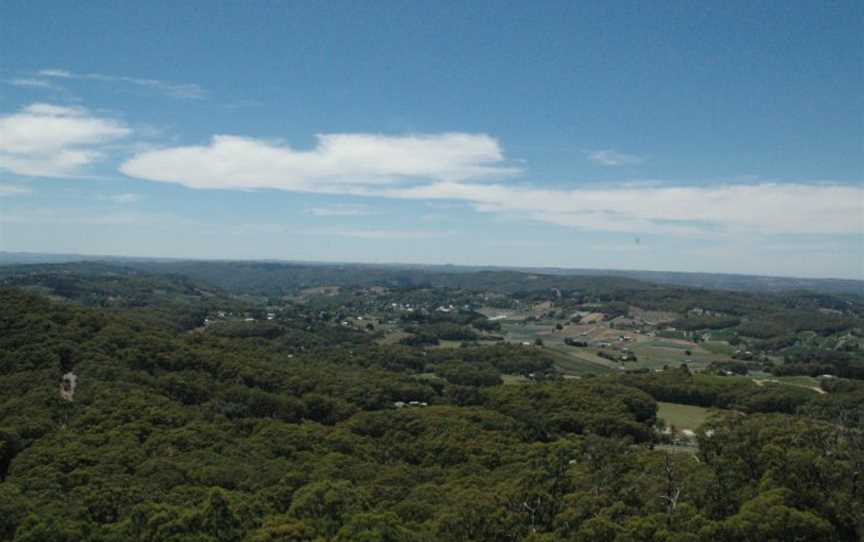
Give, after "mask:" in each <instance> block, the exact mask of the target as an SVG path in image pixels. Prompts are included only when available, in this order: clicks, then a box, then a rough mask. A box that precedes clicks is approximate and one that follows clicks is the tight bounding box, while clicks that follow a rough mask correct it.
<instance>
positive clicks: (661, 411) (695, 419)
mask: <svg viewBox="0 0 864 542" xmlns="http://www.w3.org/2000/svg"><path fill="white" fill-rule="evenodd" d="M709 412H710V411H709V410H708V409H707V408H703V407H698V406H691V405H681V404H678V403H664V402H658V403H657V417H658V418H660V419H662V420H663V421H664V422H666V425H667V426H672V425H674V426H675V428H676V429H678V430H681V429H689V430H691V431H695V430H697V429H699V427H700V426H701V425H702V424H703V423H705V420H707V419H708V415H709Z"/></svg>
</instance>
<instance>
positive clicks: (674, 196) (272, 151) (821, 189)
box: [121, 133, 864, 237]
mask: <svg viewBox="0 0 864 542" xmlns="http://www.w3.org/2000/svg"><path fill="white" fill-rule="evenodd" d="M317 139H318V143H317V145H316V146H315V147H314V148H313V149H311V150H296V149H294V148H291V147H289V146H287V145H284V144H281V143H278V142H271V141H264V140H260V139H251V138H243V137H236V136H215V137H213V139H212V141H211V142H210V143H209V144H208V145H202V146H187V147H175V148H166V149H157V150H149V151H145V152H141V153H139V154H137V155H135V156H134V157H133V158H132V159H130V160H128V161H127V162H126V163H124V164H123V165H122V166H121V170H122V171H123V173H125V174H126V175H129V176H131V177H137V178H141V179H148V180H152V181H162V182H172V183H179V184H183V185H186V186H189V187H192V188H202V189H203V188H220V189H240V190H250V189H260V188H270V189H280V190H287V191H295V192H317V193H326V194H343V195H351V196H355V197H357V196H370V197H385V198H395V199H415V200H425V201H427V202H428V201H440V202H441V203H445V202H447V203H453V202H462V203H467V204H470V205H471V206H472V207H473V208H474V209H475V210H477V211H479V212H487V213H497V214H500V215H501V216H504V217H516V218H522V219H528V220H533V221H539V222H545V223H549V224H556V225H561V226H565V227H572V228H576V229H581V230H586V231H610V232H623V233H632V234H636V235H639V234H647V233H653V234H672V235H689V236H697V237H717V236H723V235H727V234H737V235H741V234H751V235H752V234H757V235H758V234H773V235H779V234H823V235H831V234H861V232H862V231H864V186H861V185H848V184H845V185H844V184H836V183H835V184H830V183H822V184H812V183H811V184H803V183H779V182H761V183H760V182H755V183H754V182H751V183H747V184H744V183H741V182H730V183H716V182H712V183H711V184H705V185H689V186H680V185H679V186H672V185H669V184H668V183H662V182H659V181H652V182H651V183H648V184H640V183H626V184H615V185H609V186H599V185H596V184H594V185H590V186H586V187H578V188H573V189H559V188H539V187H532V186H526V185H511V184H504V183H503V182H502V181H503V179H505V178H506V177H508V176H510V175H513V174H516V173H518V172H519V170H517V169H514V168H512V167H509V166H508V165H505V164H508V163H510V162H509V161H508V160H506V159H505V157H504V155H503V152H502V151H501V149H500V147H499V144H498V142H497V140H495V139H494V138H492V137H490V136H487V135H483V134H464V133H447V134H433V135H408V136H382V135H373V134H327V135H319V136H318V138H317ZM607 158H608V156H607ZM490 180H494V181H495V182H494V183H490V182H489V181H490ZM478 181H483V182H478ZM340 211H341V213H342V214H345V213H355V212H356V211H353V210H351V209H350V208H343V209H341V210H340V209H338V208H337V209H335V210H334V209H328V210H324V209H323V208H322V209H321V210H319V211H317V212H313V214H316V213H317V214H318V215H319V216H324V215H328V214H329V215H331V216H332V215H335V214H336V213H339V212H340Z"/></svg>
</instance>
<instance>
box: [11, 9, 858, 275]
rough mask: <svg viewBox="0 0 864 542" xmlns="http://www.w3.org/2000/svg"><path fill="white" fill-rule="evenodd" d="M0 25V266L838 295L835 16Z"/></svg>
mask: <svg viewBox="0 0 864 542" xmlns="http://www.w3.org/2000/svg"><path fill="white" fill-rule="evenodd" d="M0 21H2V22H0V51H2V52H0V250H10V251H39V252H78V253H90V254H122V255H141V256H172V257H197V258H280V259H290V260H325V261H364V262H415V263H454V264H494V265H520V266H562V267H582V268H618V269H652V270H679V271H709V272H711V271H716V272H739V273H760V274H773V275H798V276H816V277H821V276H824V277H849V278H864V240H862V235H864V234H862V232H864V184H862V181H864V175H862V173H864V158H862V157H864V153H862V151H864V148H862V147H864V145H862V143H864V92H862V90H864V68H862V66H864V46H862V40H861V35H862V34H864V5H862V4H861V3H860V2H832V3H817V2H782V3H778V2H715V3H707V2H703V3H693V2H664V3H657V2H651V3H649V2H560V3H556V2H539V3H534V2H503V1H499V2H469V3H466V2H383V1H382V2H255V3H245V2H230V3H229V2H217V3H212V2H146V3H140V5H139V4H135V5H133V4H131V3H119V4H118V3H116V2H87V3H58V2H18V1H9V0H7V1H6V2H3V3H2V4H0Z"/></svg>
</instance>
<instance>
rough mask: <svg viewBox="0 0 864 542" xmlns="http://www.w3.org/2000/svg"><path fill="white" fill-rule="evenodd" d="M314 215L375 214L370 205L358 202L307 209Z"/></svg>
mask: <svg viewBox="0 0 864 542" xmlns="http://www.w3.org/2000/svg"><path fill="white" fill-rule="evenodd" d="M306 212H307V213H309V214H310V215H312V216H322V217H324V216H370V215H373V214H375V213H374V212H373V211H372V209H370V208H369V206H368V205H362V204H356V203H335V204H333V205H324V206H321V207H313V208H311V209H308V210H307V211H306Z"/></svg>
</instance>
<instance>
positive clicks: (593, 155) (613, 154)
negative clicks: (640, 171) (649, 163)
mask: <svg viewBox="0 0 864 542" xmlns="http://www.w3.org/2000/svg"><path fill="white" fill-rule="evenodd" d="M587 154H588V159H589V160H591V161H592V162H594V163H596V164H600V165H601V166H635V165H638V164H641V163H642V162H644V161H645V160H644V159H643V158H642V157H641V156H636V155H634V154H624V153H623V152H617V151H614V150H612V149H600V150H596V151H587Z"/></svg>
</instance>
